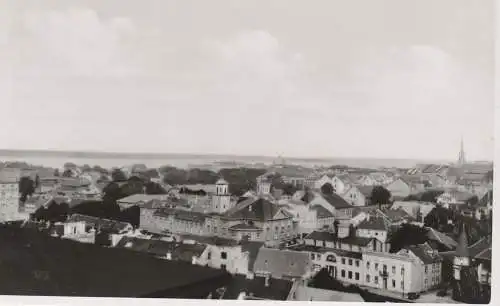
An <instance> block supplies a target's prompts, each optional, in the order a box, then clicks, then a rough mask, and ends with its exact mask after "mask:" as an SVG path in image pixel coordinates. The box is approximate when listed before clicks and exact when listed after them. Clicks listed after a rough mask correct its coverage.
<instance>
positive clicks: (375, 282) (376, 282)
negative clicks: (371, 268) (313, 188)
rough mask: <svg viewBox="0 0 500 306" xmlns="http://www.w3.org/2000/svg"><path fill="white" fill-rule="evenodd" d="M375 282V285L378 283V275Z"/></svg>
mask: <svg viewBox="0 0 500 306" xmlns="http://www.w3.org/2000/svg"><path fill="white" fill-rule="evenodd" d="M374 282H375V285H378V276H375V279H374Z"/></svg>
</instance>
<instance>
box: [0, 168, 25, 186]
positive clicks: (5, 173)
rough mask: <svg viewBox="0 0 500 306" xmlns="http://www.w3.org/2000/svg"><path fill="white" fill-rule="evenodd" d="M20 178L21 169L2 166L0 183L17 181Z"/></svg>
mask: <svg viewBox="0 0 500 306" xmlns="http://www.w3.org/2000/svg"><path fill="white" fill-rule="evenodd" d="M20 179H21V170H20V169H15V168H3V169H2V170H0V184H12V183H17V182H19V180H20Z"/></svg>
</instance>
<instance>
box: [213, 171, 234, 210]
mask: <svg viewBox="0 0 500 306" xmlns="http://www.w3.org/2000/svg"><path fill="white" fill-rule="evenodd" d="M229 208H231V195H230V194H229V183H228V182H227V181H226V180H224V179H222V178H221V179H219V180H218V181H217V182H216V183H215V195H214V196H213V197H212V212H215V213H219V214H222V213H224V212H225V211H226V210H228V209H229Z"/></svg>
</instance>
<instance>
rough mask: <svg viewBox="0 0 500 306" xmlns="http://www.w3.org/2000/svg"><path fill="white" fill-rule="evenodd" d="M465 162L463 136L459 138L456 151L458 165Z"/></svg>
mask: <svg viewBox="0 0 500 306" xmlns="http://www.w3.org/2000/svg"><path fill="white" fill-rule="evenodd" d="M464 164H465V150H464V137H463V136H462V137H461V138H460V152H459V153H458V165H460V166H463V165H464Z"/></svg>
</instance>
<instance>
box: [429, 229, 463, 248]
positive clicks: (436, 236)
mask: <svg viewBox="0 0 500 306" xmlns="http://www.w3.org/2000/svg"><path fill="white" fill-rule="evenodd" d="M427 238H429V240H435V241H437V242H439V243H441V244H443V245H445V246H446V247H447V248H448V249H455V248H456V247H457V246H458V243H457V242H456V241H455V240H453V238H451V237H450V236H448V235H446V234H443V233H441V232H439V231H436V230H435V229H433V228H432V227H429V228H428V231H427Z"/></svg>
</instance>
